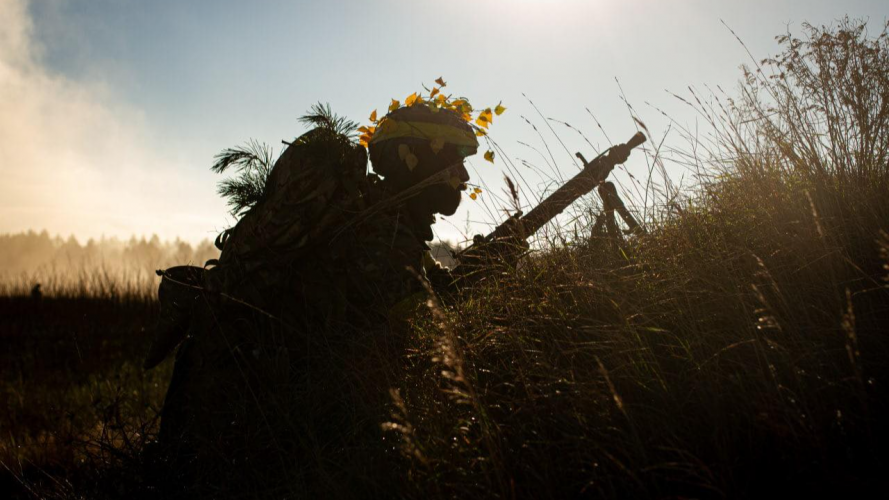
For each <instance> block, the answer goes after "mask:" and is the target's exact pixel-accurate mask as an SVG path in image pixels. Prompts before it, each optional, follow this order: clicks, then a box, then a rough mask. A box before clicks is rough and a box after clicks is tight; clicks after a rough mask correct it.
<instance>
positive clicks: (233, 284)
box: [147, 139, 474, 496]
mask: <svg viewBox="0 0 889 500" xmlns="http://www.w3.org/2000/svg"><path fill="white" fill-rule="evenodd" d="M473 140H474V139H473ZM324 148H326V149H325V151H322V153H324V154H327V152H328V150H330V149H331V144H327V145H326V146H324ZM337 148H339V149H337ZM349 148H350V147H349V146H346V147H345V148H343V147H342V145H340V146H337V147H335V148H332V149H334V150H335V151H339V152H337V153H336V154H335V155H334V156H336V158H334V161H332V163H333V164H335V165H340V167H341V168H342V171H341V172H337V175H339V176H340V179H339V180H338V181H337V182H339V183H340V185H342V186H345V189H344V190H339V191H336V190H331V189H330V185H329V184H328V183H329V181H330V176H329V175H327V176H322V177H320V178H314V179H312V178H307V177H306V176H307V175H311V171H310V170H307V169H305V165H304V162H302V161H301V160H303V159H304V158H302V157H299V154H300V151H303V150H304V148H303V150H301V149H300V148H289V149H288V151H287V152H285V154H284V155H282V157H281V159H279V161H278V162H277V163H276V166H275V169H274V170H273V172H272V174H271V176H270V178H269V182H268V195H267V197H266V198H265V199H264V200H263V201H262V202H261V203H260V204H258V205H257V206H256V207H254V208H253V209H252V210H251V211H250V212H249V213H248V214H246V215H245V216H244V217H243V218H242V219H241V221H239V223H238V224H237V226H236V227H235V228H233V230H232V231H231V232H230V234H229V235H228V239H227V240H226V241H225V244H224V247H223V251H222V255H221V256H220V259H219V262H218V265H217V266H216V267H214V268H211V269H209V270H207V271H205V272H203V273H201V272H200V271H199V270H197V268H182V269H181V271H182V272H179V273H174V274H175V276H173V275H170V276H169V277H170V279H169V280H168V279H165V280H164V281H165V283H162V286H161V302H162V306H163V308H164V311H163V312H162V318H161V321H160V323H159V328H161V329H163V328H167V329H169V330H170V331H178V332H180V333H179V334H180V336H184V335H185V333H186V332H187V334H188V337H187V339H185V341H184V342H183V343H182V345H181V347H180V349H179V352H178V353H177V358H176V365H175V368H174V375H173V380H172V381H171V384H170V389H169V391H168V393H167V398H166V401H165V405H164V411H163V415H162V421H161V432H160V437H159V441H160V442H161V443H162V444H163V445H164V446H165V447H166V448H167V451H166V453H167V455H168V456H170V457H172V458H171V460H172V461H173V469H174V470H175V471H176V472H175V474H177V475H178V476H177V477H178V479H176V481H179V482H182V483H183V484H185V485H189V487H192V486H193V487H198V488H202V490H201V491H199V492H198V493H208V494H213V493H214V490H213V487H214V486H213V485H215V487H219V485H220V481H221V482H222V483H225V484H226V486H225V488H241V487H244V485H246V484H254V483H256V482H261V483H263V484H268V485H283V486H286V487H287V488H290V489H293V488H294V485H298V486H296V488H297V489H299V490H302V491H313V490H324V491H326V493H327V494H328V496H338V495H336V494H332V492H331V491H330V488H331V487H332V485H335V484H339V485H340V486H341V487H342V488H344V490H343V491H342V492H343V493H344V494H348V490H349V489H350V488H352V487H353V486H354V485H353V483H351V480H350V479H349V478H345V477H342V474H344V473H345V471H350V473H351V474H354V472H355V471H356V470H366V471H367V478H376V479H377V480H385V478H386V476H387V474H391V473H393V471H394V468H392V467H391V466H388V465H385V462H386V460H385V459H384V457H382V456H379V455H375V454H374V451H373V450H371V448H376V451H382V450H384V448H383V447H382V446H380V443H382V436H381V431H380V427H379V425H380V423H381V421H382V419H384V418H386V416H387V412H386V410H385V405H386V403H387V401H386V400H387V389H389V388H391V387H397V385H398V382H399V377H398V373H397V372H398V366H396V365H395V364H394V363H393V362H392V360H397V359H401V351H403V345H402V340H403V339H402V337H401V335H399V332H401V331H403V330H404V328H403V324H404V321H405V319H406V317H407V316H409V315H410V314H412V313H413V311H415V310H416V309H417V307H418V305H420V304H422V303H423V302H424V301H425V297H426V294H427V292H426V290H427V289H428V287H429V286H430V282H429V280H428V279H427V275H426V269H427V268H429V269H430V271H431V273H432V275H433V276H434V279H433V280H432V281H433V282H434V283H435V284H446V283H447V282H449V281H450V280H449V279H448V275H447V272H446V270H443V269H442V268H441V267H440V266H437V265H436V264H435V263H434V261H432V262H430V256H429V247H428V246H427V245H426V242H425V238H426V237H427V236H426V235H428V234H430V229H429V223H428V222H425V223H424V222H418V221H416V220H415V216H414V215H413V214H412V213H411V212H410V211H409V210H407V209H406V207H405V206H404V205H403V204H402V205H394V206H391V207H388V208H384V209H380V210H373V211H368V210H367V208H368V207H385V206H386V205H385V200H387V199H390V198H391V197H392V196H393V194H394V193H392V192H390V191H388V190H387V187H386V186H385V184H384V183H382V182H380V180H379V178H378V177H376V176H374V175H370V176H367V175H366V174H365V173H364V170H363V165H362V163H363V162H366V157H363V156H362V155H361V154H359V153H356V151H357V149H356V150H350V149H349ZM361 152H363V150H361ZM353 153H355V154H354V155H353ZM294 155H296V156H294ZM316 159H317V158H316ZM358 166H360V167H361V168H360V169H359V168H353V167H358ZM375 166H376V163H375ZM328 174H329V172H328ZM307 183H308V184H309V185H311V186H313V187H315V189H313V190H310V191H311V192H309V193H307V192H306V191H307V189H306V187H305V186H306V185H307ZM350 186H351V187H350ZM365 213H371V214H372V215H371V216H367V217H365V216H362V214H365ZM430 264H432V265H431V266H430ZM170 282H174V283H172V284H171V283H170ZM165 286H166V289H167V294H166V297H165V296H164V294H163V292H164V290H165V288H164V287H165ZM186 312H187V314H186ZM175 336H176V335H174V337H175ZM167 344H170V342H167ZM170 348H172V347H171V346H170V345H164V346H161V347H160V348H159V349H160V352H153V354H152V356H153V357H152V359H150V362H148V363H147V365H153V364H156V363H157V362H159V359H162V358H163V355H165V354H166V353H165V352H163V351H164V350H169V349H170ZM239 464H247V467H241V466H239ZM251 464H252V465H251ZM294 464H296V465H295V466H294ZM307 470H321V471H322V472H321V473H319V474H312V473H308V472H306V471H307ZM258 476H261V477H258ZM319 478H323V483H324V484H323V485H321V484H319V481H322V479H319ZM353 479H355V480H358V479H356V478H353ZM350 485H352V486H350ZM192 493H194V492H192Z"/></svg>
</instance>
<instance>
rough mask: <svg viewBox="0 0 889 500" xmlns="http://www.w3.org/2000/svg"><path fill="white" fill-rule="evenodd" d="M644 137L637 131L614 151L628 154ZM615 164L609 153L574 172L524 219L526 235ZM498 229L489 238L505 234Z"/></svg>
mask: <svg viewBox="0 0 889 500" xmlns="http://www.w3.org/2000/svg"><path fill="white" fill-rule="evenodd" d="M645 140H646V138H645V135H643V134H642V132H637V133H636V135H634V136H633V137H632V138H631V139H630V140H629V141H628V142H627V143H626V144H619V145H617V146H615V147H614V148H612V150H620V149H625V151H626V152H627V154H629V151H630V150H631V149H633V148H635V147H636V146H638V145H640V144H642V143H644V142H645ZM615 164H616V162H615V161H614V158H612V157H611V155H610V154H608V155H605V156H600V157H598V158H596V159H595V160H593V161H591V162H589V163H586V162H584V168H583V171H581V172H580V173H579V174H577V175H575V176H574V178H572V179H571V180H569V181H568V182H566V183H565V184H564V185H562V186H561V187H560V188H559V189H557V190H556V191H555V192H554V193H553V194H551V195H549V196H548V197H547V198H546V199H545V200H543V201H542V202H540V204H539V205H537V206H536V207H534V208H533V209H532V210H531V211H530V212H528V213H527V214H525V216H524V217H522V218H521V228H522V231H523V232H524V236H525V237H529V236H531V235H532V234H534V233H536V232H537V231H538V230H539V229H540V228H542V227H543V226H544V225H545V224H546V223H547V222H549V221H550V220H552V219H553V217H555V216H557V215H559V214H560V213H562V212H563V211H564V210H565V209H566V208H568V206H569V205H571V204H572V203H574V201H575V200H577V199H578V198H580V197H581V196H583V195H585V194H587V193H589V192H590V191H592V190H593V189H594V188H595V187H596V186H598V185H599V184H600V183H601V182H602V181H604V180H605V178H606V177H608V174H609V173H611V170H612V169H614V166H615ZM499 229H500V227H498V228H497V229H495V230H494V232H493V233H491V235H490V236H489V238H497V237H500V236H502V235H500V234H498V230H499Z"/></svg>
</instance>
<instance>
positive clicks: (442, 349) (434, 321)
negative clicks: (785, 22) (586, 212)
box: [0, 22, 889, 498]
mask: <svg viewBox="0 0 889 500" xmlns="http://www.w3.org/2000/svg"><path fill="white" fill-rule="evenodd" d="M780 41H781V43H782V44H783V45H782V48H783V52H782V54H781V56H779V57H778V58H776V59H775V60H772V61H763V62H761V63H760V64H762V66H761V68H757V67H755V66H754V67H752V68H751V69H749V70H748V72H747V74H746V75H745V82H746V83H745V85H744V87H743V88H742V90H741V92H740V95H739V96H736V97H734V99H729V98H727V97H725V96H716V95H714V96H709V97H707V98H703V97H701V96H696V95H691V96H688V97H687V98H686V99H687V101H688V103H689V105H690V106H693V107H695V108H696V109H698V110H699V112H700V114H701V116H702V117H703V118H704V119H705V120H706V121H707V122H708V123H709V124H710V125H711V127H712V132H713V134H712V135H711V137H712V140H708V141H706V142H695V140H694V138H693V137H692V136H693V134H691V133H687V132H683V133H687V134H688V136H689V137H688V138H689V140H691V141H692V142H691V147H688V148H686V149H685V150H682V149H678V148H674V149H673V150H672V153H673V157H674V158H680V159H681V160H679V161H684V162H686V163H687V165H688V166H690V168H694V169H696V170H697V171H698V172H699V174H700V177H699V178H700V180H701V181H700V184H699V185H698V186H697V187H696V189H695V192H694V193H691V194H689V195H687V196H679V197H674V196H672V195H669V190H668V189H663V190H662V191H660V193H661V194H660V195H657V194H656V193H654V192H653V193H652V195H651V197H652V199H654V200H655V202H654V203H652V204H651V205H650V207H651V208H652V209H653V210H650V211H648V213H647V215H646V217H645V222H646V226H647V229H648V234H647V235H645V236H642V237H627V238H619V239H615V238H608V237H603V236H601V235H594V234H589V232H587V233H584V232H583V230H582V231H580V232H579V233H578V234H577V235H575V234H573V233H572V234H571V235H570V237H569V235H568V234H567V233H563V234H562V236H564V237H563V238H559V237H552V238H550V240H549V241H548V242H547V241H546V240H543V241H541V242H540V247H539V249H537V250H536V251H535V252H532V254H531V255H530V256H529V257H528V258H526V259H525V260H524V262H523V264H522V265H521V266H520V268H519V269H517V270H515V272H513V273H508V274H505V275H502V276H498V277H497V278H496V279H489V280H486V281H484V282H482V283H481V284H480V285H478V286H477V287H476V288H475V289H474V290H472V292H471V293H469V294H466V295H465V296H463V297H462V298H461V299H460V300H458V301H457V302H456V303H454V304H449V305H447V306H434V307H433V310H432V314H430V315H427V316H423V317H421V318H419V319H418V320H417V321H416V322H415V324H414V327H413V330H412V333H411V338H410V343H409V345H410V355H411V358H410V359H412V360H415V361H414V362H413V363H412V366H411V369H409V370H406V371H404V380H402V381H401V382H400V383H399V384H398V387H396V389H398V392H397V393H395V394H394V395H393V403H392V415H391V417H388V418H386V419H384V420H381V422H380V424H384V425H385V428H386V429H388V432H389V433H390V435H392V436H393V438H395V439H396V442H397V443H398V447H399V448H400V450H401V452H402V454H403V460H402V462H401V463H402V469H400V470H399V472H400V473H402V474H403V476H402V477H403V481H401V482H400V483H398V484H393V485H390V486H389V487H390V488H391V491H390V492H388V493H389V494H388V495H387V496H389V497H399V496H401V497H428V498H579V497H580V498H587V497H589V498H601V497H605V498H726V497H728V498H776V497H791V498H797V497H809V498H822V497H843V498H849V497H858V496H863V495H865V493H866V492H867V491H869V490H873V489H878V491H879V490H880V489H881V490H883V491H885V489H886V486H887V483H889V479H887V477H886V475H885V470H886V467H887V465H889V463H887V454H886V450H887V449H889V435H887V429H886V425H885V422H887V421H889V407H887V403H889V399H887V395H889V394H887V382H889V336H887V332H889V330H887V325H889V289H887V278H889V235H887V234H886V232H885V231H889V36H887V33H886V31H885V29H884V30H883V31H882V32H881V33H880V34H878V35H877V36H876V37H873V36H871V37H867V36H866V35H865V34H864V32H863V27H862V26H859V25H856V24H855V23H850V22H846V23H843V24H841V25H839V26H838V27H837V28H832V29H827V30H820V29H810V30H809V31H807V37H806V38H804V39H802V40H794V39H784V40H780ZM760 69H761V71H760ZM661 154H665V151H661V150H656V151H655V150H652V156H650V157H649V158H650V160H652V159H653V158H654V159H653V160H652V161H656V155H661ZM62 295H64V294H62ZM156 307H157V306H156V303H155V302H154V300H153V299H152V298H151V296H150V295H149V294H146V293H145V292H142V291H139V290H136V289H133V290H130V291H129V292H127V293H105V294H102V293H97V294H95V296H89V294H85V296H81V294H79V293H75V294H72V295H71V296H59V297H55V298H54V297H46V298H44V299H43V300H42V301H33V300H30V299H29V298H27V297H8V298H4V299H0V318H2V323H0V325H2V327H0V338H2V342H3V345H4V346H6V349H4V351H3V352H2V355H0V356H2V357H0V364H2V366H3V371H2V380H0V383H2V389H0V391H2V395H3V404H4V406H3V408H4V409H3V410H2V411H3V413H2V414H0V434H2V439H3V440H2V445H0V446H2V447H0V461H2V463H3V464H4V466H5V467H7V472H6V473H5V474H4V475H2V476H0V477H2V483H0V485H2V488H3V490H5V491H15V492H16V493H15V495H20V496H27V495H28V492H29V491H33V492H36V493H35V495H37V496H44V497H58V498H82V497H88V498H95V497H109V498H113V497H116V496H117V497H119V496H122V495H128V496H133V495H136V493H134V492H141V493H142V494H145V490H144V489H140V488H141V487H142V486H141V483H140V481H141V479H140V477H139V475H138V471H139V470H140V469H139V461H140V450H142V448H143V447H144V445H145V443H146V442H147V441H150V440H151V439H152V438H153V433H154V432H155V431H156V427H157V411H158V408H159V405H160V404H161V402H162V398H163V394H164V391H165V389H166V384H167V380H168V378H169V375H170V368H171V365H170V364H169V363H170V362H169V361H167V362H166V363H167V364H164V365H162V366H161V368H160V369H159V370H155V371H151V372H143V371H142V370H141V369H140V368H139V365H140V363H141V359H142V356H143V355H144V353H145V349H147V345H148V336H147V335H146V334H145V333H144V331H143V329H144V328H146V327H148V326H149V325H150V324H151V321H152V316H153V315H154V314H155V313H156ZM402 361H403V360H400V359H392V360H388V361H386V362H391V363H393V364H398V363H401V362H402Z"/></svg>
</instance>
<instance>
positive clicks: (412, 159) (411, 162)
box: [404, 153, 420, 171]
mask: <svg viewBox="0 0 889 500" xmlns="http://www.w3.org/2000/svg"><path fill="white" fill-rule="evenodd" d="M404 162H405V163H407V169H408V170H410V171H413V170H414V169H415V168H417V163H420V160H418V159H417V156H416V155H415V154H413V153H408V154H407V156H405V157H404Z"/></svg>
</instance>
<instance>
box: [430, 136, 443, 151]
mask: <svg viewBox="0 0 889 500" xmlns="http://www.w3.org/2000/svg"><path fill="white" fill-rule="evenodd" d="M444 145H445V141H444V139H442V138H441V137H436V138H435V139H432V141H431V142H430V143H429V147H430V148H432V152H433V153H435V154H438V152H439V151H441V148H443V147H444Z"/></svg>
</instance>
